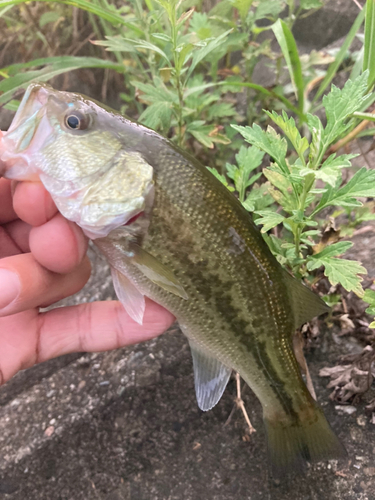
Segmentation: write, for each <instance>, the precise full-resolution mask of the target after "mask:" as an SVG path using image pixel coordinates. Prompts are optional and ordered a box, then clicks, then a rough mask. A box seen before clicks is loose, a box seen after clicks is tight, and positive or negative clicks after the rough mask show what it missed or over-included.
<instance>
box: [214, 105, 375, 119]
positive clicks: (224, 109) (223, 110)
mask: <svg viewBox="0 0 375 500" xmlns="http://www.w3.org/2000/svg"><path fill="white" fill-rule="evenodd" d="M236 114H237V112H236V110H235V109H234V107H233V104H231V103H229V102H219V103H217V104H213V105H212V106H210V107H209V108H208V116H207V117H208V119H209V120H213V119H215V118H223V117H225V116H234V115H236ZM374 118H375V116H374Z"/></svg>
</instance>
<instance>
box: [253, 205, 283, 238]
mask: <svg viewBox="0 0 375 500" xmlns="http://www.w3.org/2000/svg"><path fill="white" fill-rule="evenodd" d="M255 213H256V214H257V215H260V218H259V219H257V220H256V221H255V223H256V224H262V225H263V227H262V229H261V233H266V232H267V231H269V230H270V229H272V228H273V227H276V226H278V225H279V224H281V223H282V222H283V221H284V219H285V217H284V216H283V215H281V214H278V213H277V212H271V211H270V210H257V211H256V212H255Z"/></svg>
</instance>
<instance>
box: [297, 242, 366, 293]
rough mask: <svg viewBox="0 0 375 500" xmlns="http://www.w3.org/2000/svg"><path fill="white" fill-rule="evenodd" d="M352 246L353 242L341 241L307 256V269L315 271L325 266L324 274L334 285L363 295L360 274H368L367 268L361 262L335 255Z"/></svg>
mask: <svg viewBox="0 0 375 500" xmlns="http://www.w3.org/2000/svg"><path fill="white" fill-rule="evenodd" d="M351 246H352V243H351V242H345V241H343V242H339V243H334V244H333V245H330V246H329V247H326V248H325V249H324V250H323V251H322V252H319V253H317V254H316V255H311V256H308V257H307V269H308V270H309V271H313V270H314V269H318V268H319V267H321V266H324V274H325V276H327V278H328V279H329V281H330V283H331V284H332V285H337V284H338V283H339V284H340V285H342V286H343V287H344V288H345V290H347V291H348V292H351V291H353V292H354V293H355V294H357V295H358V296H359V297H362V296H363V293H364V292H363V289H362V286H361V281H362V278H361V277H360V276H359V274H366V273H367V271H366V269H365V268H364V267H363V266H362V265H361V264H360V262H357V261H354V260H346V259H339V258H336V257H334V256H335V255H339V254H342V253H343V252H345V251H346V250H347V249H348V248H350V247H351Z"/></svg>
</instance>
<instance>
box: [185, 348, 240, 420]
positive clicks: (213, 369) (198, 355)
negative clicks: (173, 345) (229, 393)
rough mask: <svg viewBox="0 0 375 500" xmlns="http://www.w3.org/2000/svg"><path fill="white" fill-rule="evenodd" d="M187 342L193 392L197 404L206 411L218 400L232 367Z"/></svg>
mask: <svg viewBox="0 0 375 500" xmlns="http://www.w3.org/2000/svg"><path fill="white" fill-rule="evenodd" d="M189 344H190V349H191V354H192V357H193V367H194V381H195V393H196V396H197V402H198V406H199V408H200V409H201V410H203V411H208V410H211V408H213V407H214V406H215V405H216V404H217V403H218V402H219V401H220V398H221V396H222V395H223V392H224V390H225V388H226V386H227V383H228V380H229V377H230V375H231V373H232V369H231V368H228V367H227V366H225V365H223V363H221V362H220V361H218V360H217V359H216V358H214V357H212V356H209V355H208V354H206V353H205V352H204V351H203V350H202V349H201V348H200V347H199V346H198V345H197V344H195V343H194V342H192V341H191V340H189Z"/></svg>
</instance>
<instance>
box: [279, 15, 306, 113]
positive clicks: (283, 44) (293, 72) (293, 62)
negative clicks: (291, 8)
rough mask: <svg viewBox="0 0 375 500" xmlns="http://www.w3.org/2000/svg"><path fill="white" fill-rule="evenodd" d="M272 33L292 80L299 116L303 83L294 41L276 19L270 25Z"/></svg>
mask: <svg viewBox="0 0 375 500" xmlns="http://www.w3.org/2000/svg"><path fill="white" fill-rule="evenodd" d="M272 31H273V32H274V34H275V36H276V39H277V41H278V43H279V45H280V48H281V51H282V53H283V56H284V59H285V61H286V64H287V66H288V70H289V74H290V78H291V80H292V84H293V87H294V92H295V94H296V97H297V99H298V109H299V111H300V114H303V111H304V92H303V91H304V83H303V76H302V68H301V61H300V58H299V55H298V49H297V44H296V41H295V39H294V36H293V34H292V32H291V31H290V29H289V28H288V26H287V25H286V24H285V23H284V21H282V20H281V19H278V20H277V21H276V23H275V24H273V25H272Z"/></svg>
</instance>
